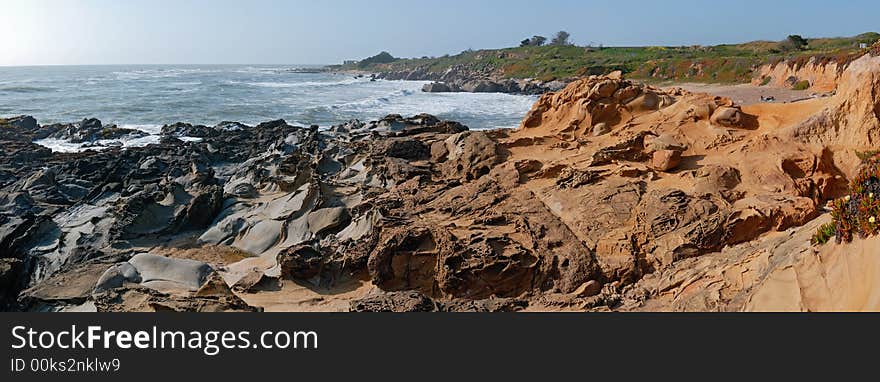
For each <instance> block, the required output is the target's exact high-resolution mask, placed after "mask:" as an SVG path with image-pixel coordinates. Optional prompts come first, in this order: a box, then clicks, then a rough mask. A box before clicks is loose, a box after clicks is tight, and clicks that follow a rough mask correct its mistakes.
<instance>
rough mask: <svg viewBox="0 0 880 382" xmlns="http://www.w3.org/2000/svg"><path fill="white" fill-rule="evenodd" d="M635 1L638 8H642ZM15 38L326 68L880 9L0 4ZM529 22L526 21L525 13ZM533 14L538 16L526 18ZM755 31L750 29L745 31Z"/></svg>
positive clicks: (95, 60)
mask: <svg viewBox="0 0 880 382" xmlns="http://www.w3.org/2000/svg"><path fill="white" fill-rule="evenodd" d="M633 3H635V4H633ZM0 4H2V5H0V10H2V11H3V14H4V16H5V17H4V25H5V29H6V31H7V32H6V33H3V34H0V52H2V54H0V65H2V66H49V65H327V64H337V63H341V62H342V61H343V60H348V59H361V58H365V57H368V56H371V55H374V54H376V53H378V52H380V51H388V52H390V53H391V54H393V55H394V56H396V57H421V56H442V55H444V54H456V53H458V52H461V51H463V50H466V49H494V48H503V47H510V46H516V45H517V44H518V42H519V41H520V40H521V39H523V38H527V37H530V36H532V35H536V34H538V35H544V36H547V37H551V36H552V35H553V34H554V33H555V32H556V31H558V30H566V31H568V32H569V33H571V36H572V42H574V43H575V44H578V45H599V44H602V45H605V46H655V45H658V46H680V45H717V44H727V43H741V42H748V41H755V40H772V41H778V40H781V39H783V38H785V36H787V35H789V34H800V35H803V36H804V37H842V36H853V35H858V34H860V33H864V32H870V31H877V30H878V29H880V28H878V25H877V23H876V21H875V17H874V15H876V14H877V11H880V4H878V3H874V2H870V1H866V0H857V1H849V2H847V3H846V4H834V5H833V6H831V5H829V4H828V3H827V2H820V1H817V0H810V1H777V2H758V1H754V0H749V1H742V2H739V3H738V4H735V5H731V6H729V7H724V6H716V10H717V14H718V15H717V17H706V16H705V15H704V14H705V7H706V6H707V5H708V4H710V3H707V2H701V1H695V0H687V1H676V2H671V3H663V4H660V3H656V2H647V1H644V2H630V3H629V4H631V5H632V6H630V7H627V9H626V10H625V12H622V11H621V10H620V6H619V4H620V3H619V2H613V1H604V0H602V1H572V0H556V1H547V2H544V3H541V4H534V2H528V1H521V0H515V1H507V2H504V3H503V8H502V4H499V3H497V2H473V1H461V0H449V1H446V2H444V4H446V6H442V7H441V6H437V5H436V4H437V3H436V2H427V1H418V2H415V1H414V2H409V3H407V4H400V3H399V2H394V1H390V0H379V1H371V2H369V3H366V2H358V1H353V0H340V1H336V2H334V3H333V4H326V3H320V4H314V3H303V2H296V1H293V2H291V1H272V0H259V1H253V2H247V3H243V2H239V1H230V0H221V1H206V0H189V1H169V0H157V1H127V2H118V1H110V0H70V1H59V0H0ZM524 16H525V17H524ZM526 17H527V18H526ZM744 25H748V27H744Z"/></svg>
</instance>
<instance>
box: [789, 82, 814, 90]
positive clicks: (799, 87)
mask: <svg viewBox="0 0 880 382" xmlns="http://www.w3.org/2000/svg"><path fill="white" fill-rule="evenodd" d="M809 88H810V81H807V80H801V81H798V82H795V83H794V85H792V87H791V89H792V90H807V89H809Z"/></svg>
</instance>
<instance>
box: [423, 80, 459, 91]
mask: <svg viewBox="0 0 880 382" xmlns="http://www.w3.org/2000/svg"><path fill="white" fill-rule="evenodd" d="M422 91H423V92H426V93H449V92H452V91H453V90H452V87H450V86H449V85H447V84H445V83H443V82H432V83H430V84H425V86H422Z"/></svg>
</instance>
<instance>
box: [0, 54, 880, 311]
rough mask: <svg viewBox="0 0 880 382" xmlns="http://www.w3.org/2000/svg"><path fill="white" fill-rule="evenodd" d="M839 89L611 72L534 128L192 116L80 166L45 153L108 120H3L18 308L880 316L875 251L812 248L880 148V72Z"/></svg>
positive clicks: (2, 234)
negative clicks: (646, 81) (790, 100)
mask: <svg viewBox="0 0 880 382" xmlns="http://www.w3.org/2000/svg"><path fill="white" fill-rule="evenodd" d="M437 80H442V79H441V78H437ZM837 89H838V92H837V95H836V96H833V97H827V98H822V99H814V100H809V101H804V102H798V103H795V104H773V105H769V104H760V105H736V104H734V102H732V101H731V100H729V99H726V98H722V97H716V96H712V95H709V94H698V93H689V92H686V91H683V90H680V89H676V90H662V89H658V88H654V87H651V86H647V85H643V84H638V83H635V82H632V81H629V80H626V79H624V78H622V77H621V76H620V74H619V73H612V74H611V75H608V76H592V77H587V78H583V79H580V80H577V81H574V82H572V83H571V84H569V85H568V86H566V87H565V88H564V89H562V90H560V91H558V92H554V93H547V94H544V95H543V96H541V98H540V99H539V100H538V101H537V102H536V103H535V105H534V107H533V108H532V110H531V111H530V112H529V113H528V115H527V116H526V117H525V119H524V120H523V122H522V124H521V126H520V127H519V128H518V129H516V130H495V131H470V130H468V129H467V127H465V126H463V125H461V124H459V123H456V122H451V121H442V120H440V119H438V118H436V117H434V116H431V115H427V114H422V115H416V116H412V117H408V118H405V117H402V116H400V115H389V116H386V117H384V118H382V119H380V120H377V121H371V122H361V121H357V120H353V121H349V122H347V123H344V124H340V125H337V126H333V127H331V128H329V129H326V130H322V129H319V128H318V127H316V126H314V127H297V126H291V125H289V124H287V123H286V122H285V121H283V120H276V121H269V122H265V123H262V124H259V125H257V126H253V127H250V126H245V125H242V124H238V123H231V122H225V123H223V124H220V125H218V126H214V127H207V126H199V125H189V124H183V123H178V124H173V125H167V126H165V128H163V135H162V138H161V139H160V140H159V143H157V144H152V145H148V146H146V147H136V148H129V149H122V148H109V149H107V150H104V151H100V152H97V151H83V152H79V153H53V152H51V151H50V150H47V149H45V148H42V147H41V146H38V145H36V144H34V143H33V141H34V140H36V139H41V138H45V137H48V136H51V135H53V134H59V133H60V134H67V135H65V137H66V138H67V139H80V138H78V137H81V138H82V139H93V138H94V137H95V134H93V133H94V132H96V131H98V130H97V129H96V126H102V125H100V124H99V123H95V122H89V121H88V120H87V121H85V122H83V123H80V124H77V125H60V126H67V127H65V128H60V127H58V126H59V125H53V126H49V127H44V126H40V125H39V124H38V123H37V121H36V120H34V119H33V118H29V117H16V118H10V119H3V120H0V151H2V152H0V154H2V155H0V158H2V159H0V254H2V258H0V286H2V287H3V290H2V293H0V306H2V307H3V309H7V310H15V309H18V310H47V311H56V310H98V311H157V310H175V311H179V310H196V311H229V310H231V311H254V310H260V309H262V308H264V307H273V308H275V307H278V306H283V307H291V306H293V308H294V309H295V308H304V309H305V308H308V309H317V308H316V307H318V308H320V307H327V306H329V305H321V304H322V301H323V302H326V301H328V300H331V299H334V298H338V299H342V300H344V302H345V303H344V304H343V305H342V306H343V308H342V309H350V310H353V311H515V310H523V309H526V310H608V309H616V310H789V309H792V310H838V309H846V310H850V309H852V310H859V309H876V304H874V300H875V298H874V296H873V294H871V293H870V290H869V289H865V288H862V287H861V286H859V285H862V284H864V285H868V286H870V285H871V283H872V282H873V273H871V272H872V271H871V270H872V269H874V268H876V264H875V263H876V262H872V260H871V258H870V256H868V254H869V253H873V252H872V251H874V249H875V248H874V247H875V244H876V243H875V241H876V240H874V239H867V240H860V241H856V242H853V243H849V244H839V245H833V246H828V247H823V248H817V247H814V246H812V245H811V244H810V236H811V235H812V233H813V232H814V231H815V230H816V229H817V228H818V226H819V225H820V224H822V223H823V222H825V221H827V219H828V217H827V214H825V211H824V206H825V205H826V203H827V202H828V201H829V200H832V199H835V198H838V197H841V196H842V195H844V193H845V192H846V189H847V181H848V179H851V178H853V177H854V176H855V175H856V173H857V171H858V169H859V166H860V163H861V162H860V159H859V155H857V152H872V150H876V149H877V147H876V146H877V144H878V140H880V136H878V134H880V133H878V132H880V106H878V105H880V101H878V97H877V94H880V61H878V58H877V57H874V56H871V55H867V56H865V57H862V58H860V59H858V60H854V61H853V62H851V63H850V64H849V65H848V67H847V69H846V70H845V71H844V72H843V73H842V74H841V76H840V80H839V84H838V85H837ZM71 126H76V128H75V129H71ZM102 129H103V126H102ZM69 133H72V134H69ZM102 134H103V133H102ZM183 137H193V138H199V139H198V140H192V139H187V140H181V139H178V138H183ZM853 265H855V266H856V267H855V268H857V269H859V270H860V271H859V272H858V273H855V274H844V273H843V272H842V271H841V269H844V268H847V267H849V268H853ZM855 281H858V283H856V282H855ZM856 284H858V285H856ZM309 293H311V294H309ZM303 296H312V297H309V298H305V297H303ZM291 301H294V302H296V304H299V305H283V304H287V303H291ZM334 309H340V308H339V306H334Z"/></svg>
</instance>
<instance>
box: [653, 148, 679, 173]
mask: <svg viewBox="0 0 880 382" xmlns="http://www.w3.org/2000/svg"><path fill="white" fill-rule="evenodd" d="M679 164H681V151H677V150H658V151H655V152H654V154H653V157H652V159H651V166H652V167H654V169H655V170H657V171H670V170H674V169H675V168H676V167H678V165H679Z"/></svg>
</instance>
